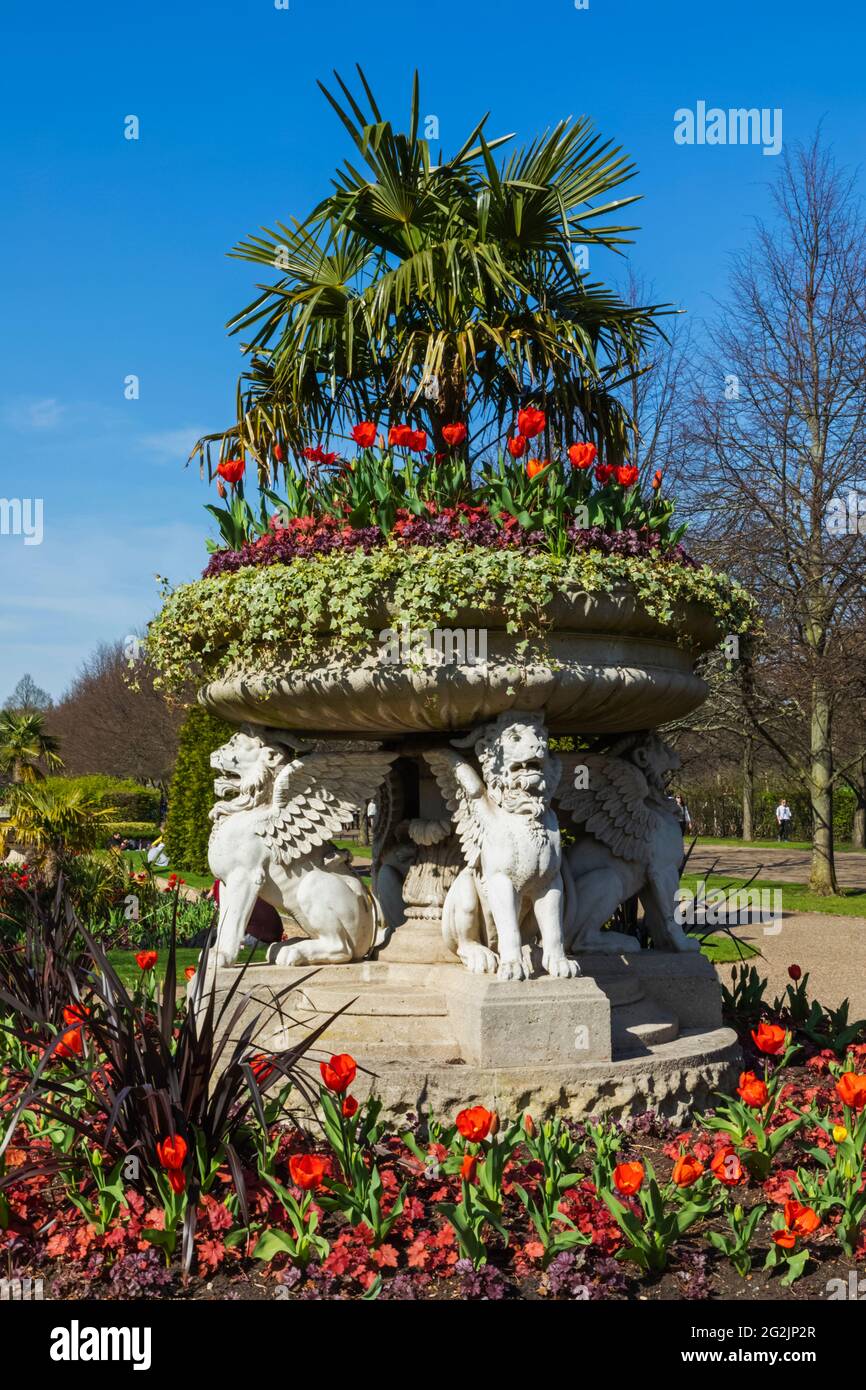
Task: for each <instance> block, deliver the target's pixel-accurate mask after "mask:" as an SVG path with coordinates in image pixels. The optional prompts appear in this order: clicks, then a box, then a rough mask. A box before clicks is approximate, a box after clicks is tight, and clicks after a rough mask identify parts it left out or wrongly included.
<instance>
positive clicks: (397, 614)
mask: <svg viewBox="0 0 866 1390" xmlns="http://www.w3.org/2000/svg"><path fill="white" fill-rule="evenodd" d="M623 589H626V590H628V591H629V592H630V593H631V594H632V595H633V597H634V598H635V600H636V601H637V602H638V604H639V605H640V606H641V607H642V608H643V609H644V610H645V611H646V613H648V614H649V615H650V616H652V617H653V618H655V619H656V620H657V621H659V622H660V623H661V624H663V625H665V626H669V627H670V631H671V635H672V636H673V637H677V636H679V637H680V639H681V640H682V641H684V642H687V641H688V638H687V636H686V632H685V629H684V628H683V627H682V625H681V620H680V618H679V616H678V614H679V611H680V607H681V605H682V604H685V603H689V602H694V603H696V604H698V605H699V606H700V607H703V608H704V609H706V610H707V611H708V612H710V613H711V614H712V615H713V616H714V617H715V619H716V621H717V622H718V624H719V626H720V628H721V630H722V631H724V632H741V633H745V632H746V631H748V630H749V629H750V628H751V626H752V625H753V622H754V605H753V602H752V600H751V599H750V598H749V596H748V595H747V594H746V591H745V590H744V589H742V588H741V587H740V586H739V585H737V584H736V583H735V582H734V581H732V580H729V579H727V578H726V577H725V576H723V575H719V574H716V573H714V571H712V570H711V569H709V568H708V567H707V566H704V567H702V568H700V569H693V568H689V567H688V566H684V565H676V564H670V563H668V562H667V561H666V560H665V559H664V558H663V557H656V556H646V557H639V556H618V555H602V554H601V553H600V552H597V551H587V552H582V553H579V554H577V553H576V554H570V555H567V556H561V557H560V556H555V555H552V554H550V553H549V552H538V553H524V552H511V551H508V550H488V549H485V548H482V547H477V546H469V547H467V546H464V545H462V544H460V543H459V542H456V541H455V542H450V543H449V544H448V545H445V546H442V547H441V548H433V547H424V546H411V547H408V548H405V549H402V548H400V547H399V546H397V545H396V544H390V543H389V544H387V545H384V546H382V547H381V548H379V549H376V550H374V551H372V552H371V553H370V554H369V555H367V554H364V552H363V551H352V552H335V553H333V554H329V555H320V556H315V557H313V558H311V559H296V560H293V561H292V563H291V564H288V565H283V564H276V565H269V566H267V567H264V568H258V567H247V568H244V569H240V570H238V571H236V572H234V573H230V574H225V575H221V576H219V577H213V578H209V579H204V580H198V581H197V582H195V583H193V584H187V585H182V586H181V587H180V588H178V589H175V590H174V591H173V592H172V593H169V594H167V595H166V598H165V603H164V605H163V608H162V611H161V613H160V614H159V615H158V617H157V618H156V619H155V620H154V622H153V623H152V624H151V627H150V632H149V638H148V646H149V651H150V654H151V658H152V660H153V662H154V665H155V667H156V668H157V669H158V671H159V673H160V674H159V682H160V684H161V685H162V686H164V687H171V686H177V687H181V686H183V685H184V684H185V683H188V681H189V680H190V679H191V678H193V679H201V678H206V679H216V678H217V677H222V676H227V675H231V674H237V673H240V672H243V671H249V670H251V669H259V670H268V669H272V670H273V671H274V672H277V671H279V670H282V669H286V668H288V667H298V668H304V667H309V665H310V664H311V663H314V662H321V661H329V662H341V661H342V662H344V663H345V662H350V661H352V660H357V659H358V657H359V656H360V655H362V654H367V653H369V652H370V650H371V649H372V650H374V649H375V648H376V645H377V643H378V638H379V633H380V632H381V629H382V626H383V622H384V621H385V620H386V619H385V615H386V614H387V613H390V615H391V618H390V619H389V620H388V621H392V622H398V621H399V622H407V623H408V624H409V626H410V628H411V629H412V630H415V631H425V630H427V629H433V628H437V627H450V626H453V624H454V620H455V618H456V615H457V614H458V612H459V611H460V610H461V609H466V608H470V609H474V610H478V609H480V610H482V611H483V612H485V613H488V614H490V619H489V621H491V622H492V621H494V619H495V620H496V621H497V623H498V622H500V621H501V623H502V625H503V626H504V627H506V628H507V629H508V631H510V632H512V633H514V634H515V635H516V636H517V637H518V638H519V639H520V642H519V644H518V645H519V649H520V650H523V651H524V652H528V650H529V649H530V647H531V646H532V645H533V644H534V645H535V646H536V647H538V646H541V647H543V642H544V636H545V633H546V631H547V625H548V619H547V618H546V616H545V614H546V610H547V609H548V607H549V605H550V603H551V601H552V600H553V599H554V598H555V596H556V595H558V594H560V593H563V592H566V593H570V592H577V593H588V594H599V595H602V594H614V593H618V592H621V591H622V590H623ZM200 714H201V712H200V711H197V712H196V719H197V720H198V718H199V717H200ZM190 719H192V715H191V716H190ZM194 727H199V726H197V725H196V726H194ZM201 727H203V726H201ZM188 740H189V741H190V742H192V741H193V734H192V732H190V733H189V734H188ZM221 741H223V740H222V737H221V736H220V734H218V733H217V732H216V730H215V729H213V730H212V731H210V732H209V733H208V734H207V736H206V737H201V738H200V740H199V741H198V742H197V746H196V750H195V757H196V760H197V761H196V767H197V768H198V769H200V771H199V772H198V776H199V777H200V778H201V780H202V782H203V781H204V766H203V763H204V752H205V749H204V745H205V743H209V744H210V748H214V747H215V746H216V745H217V743H219V742H221ZM182 751H183V750H182ZM191 751H192V750H191ZM208 751H209V750H208ZM184 766H185V760H184V762H181V756H180V755H179V758H178V772H176V774H175V777H176V779H177V782H178V787H179V788H180V793H179V794H180V796H181V798H183V796H184V791H183V788H184V778H185V777H186V773H184V771H183V768H184ZM208 771H209V769H208ZM179 773H180V774H182V775H179ZM177 795H178V793H177V792H176V793H175V799H176V802H177ZM208 795H209V797H210V795H211V793H210V791H209V793H208ZM196 804H197V805H198V803H196ZM171 814H172V813H171V811H170V816H171ZM174 814H175V815H176V816H177V815H180V816H181V817H182V820H183V823H184V825H185V824H186V823H187V816H186V812H185V811H175V812H174ZM202 824H204V825H205V826H206V824H207V818H206V816H205V817H204V820H203V821H200V822H199V825H202ZM199 834H200V835H201V834H202V832H201V830H199ZM189 857H190V856H189V854H187V858H189ZM181 867H184V868H191V867H192V865H191V864H189V863H187V862H183V863H182V865H181Z"/></svg>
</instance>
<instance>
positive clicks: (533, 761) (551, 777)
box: [455, 714, 560, 815]
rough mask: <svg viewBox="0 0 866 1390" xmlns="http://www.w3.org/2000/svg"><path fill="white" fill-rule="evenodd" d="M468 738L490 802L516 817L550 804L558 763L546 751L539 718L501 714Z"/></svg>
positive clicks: (532, 812)
mask: <svg viewBox="0 0 866 1390" xmlns="http://www.w3.org/2000/svg"><path fill="white" fill-rule="evenodd" d="M471 737H472V738H473V739H474V743H473V748H474V751H475V755H476V757H477V758H478V761H479V763H480V765H481V772H482V775H483V777H484V783H485V786H486V788H487V793H488V795H489V796H490V797H491V799H492V800H494V801H496V802H497V803H498V804H499V805H501V806H503V807H505V808H506V809H507V810H509V811H513V812H515V813H516V814H518V815H521V814H523V815H533V814H537V813H538V811H539V810H540V809H543V808H544V807H546V806H547V805H549V803H550V799H551V796H552V795H553V792H554V791H555V789H556V785H557V783H558V781H559V775H560V774H559V763H558V760H557V759H556V758H554V757H552V756H551V754H550V751H549V749H548V746H547V730H546V728H545V725H544V721H543V720H542V718H541V716H540V715H533V714H525V715H521V716H519V717H517V718H515V716H514V715H513V714H501V715H500V716H499V718H498V719H496V720H495V721H493V723H491V724H487V725H485V727H484V730H483V731H482V733H481V736H480V737H477V736H475V735H472V736H471ZM460 746H461V745H460V744H459V743H456V742H455V747H460Z"/></svg>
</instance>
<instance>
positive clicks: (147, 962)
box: [135, 951, 159, 970]
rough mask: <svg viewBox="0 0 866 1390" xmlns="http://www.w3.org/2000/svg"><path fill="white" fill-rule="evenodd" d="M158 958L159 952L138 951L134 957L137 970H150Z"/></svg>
mask: <svg viewBox="0 0 866 1390" xmlns="http://www.w3.org/2000/svg"><path fill="white" fill-rule="evenodd" d="M158 960H159V954H158V952H156V951H139V952H138V954H137V956H136V957H135V963H136V965H137V966H138V968H139V970H152V969H153V967H154V966H155V965H156V962H157V961H158Z"/></svg>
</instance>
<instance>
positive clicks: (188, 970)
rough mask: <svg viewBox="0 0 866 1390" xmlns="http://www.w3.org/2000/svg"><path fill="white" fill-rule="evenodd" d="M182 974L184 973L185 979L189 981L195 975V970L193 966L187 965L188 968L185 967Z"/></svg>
mask: <svg viewBox="0 0 866 1390" xmlns="http://www.w3.org/2000/svg"><path fill="white" fill-rule="evenodd" d="M183 973H184V975H185V976H186V978H187V979H188V980H191V979H192V977H193V976H194V975H195V973H196V968H195V966H194V965H188V966H187V967H186V970H184V972H183Z"/></svg>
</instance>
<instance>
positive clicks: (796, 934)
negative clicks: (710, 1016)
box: [716, 912, 866, 1022]
mask: <svg viewBox="0 0 866 1390" xmlns="http://www.w3.org/2000/svg"><path fill="white" fill-rule="evenodd" d="M779 926H781V931H779V930H778V928H779ZM732 931H733V934H734V935H735V936H736V937H738V938H739V939H740V940H741V941H745V942H748V944H749V945H750V946H754V947H755V948H756V950H758V951H760V953H761V956H760V957H756V956H753V957H752V958H751V959H750V962H749V964H751V965H754V966H755V968H756V969H757V971H758V974H759V975H761V976H762V977H764V976H765V977H766V979H767V982H768V983H767V999H768V1000H769V1002H770V1003H772V1002H773V999H774V998H775V997H776V995H781V994H783V993H784V991H785V988H786V986H787V985H788V983H789V976H788V966H789V965H799V966H800V969H801V970H803V971H804V972H805V971H806V970H808V971H809V974H810V979H809V997H810V998H811V999H817V1000H818V1002H819V1003H821V1004H824V1005H825V1006H827V1007H829V1008H835V1007H836V1006H837V1005H839V1004H841V1002H842V1000H843V999H845V998H848V999H850V1001H851V1014H850V1017H851V1020H852V1022H853V1020H854V1019H857V1018H866V917H837V916H835V915H831V914H830V913H823V912H790V913H786V914H785V916H784V917H783V919H782V922H781V923H774V924H773V926H772V927H771V928H769V930H768V931H766V932H765V930H764V928H763V927H762V926H760V924H758V923H752V924H750V925H749V926H742V927H734V928H732ZM731 969H732V967H731V966H730V965H717V966H716V973H717V974H718V976H719V979H721V980H723V981H724V982H725V984H730V980H731Z"/></svg>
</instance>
